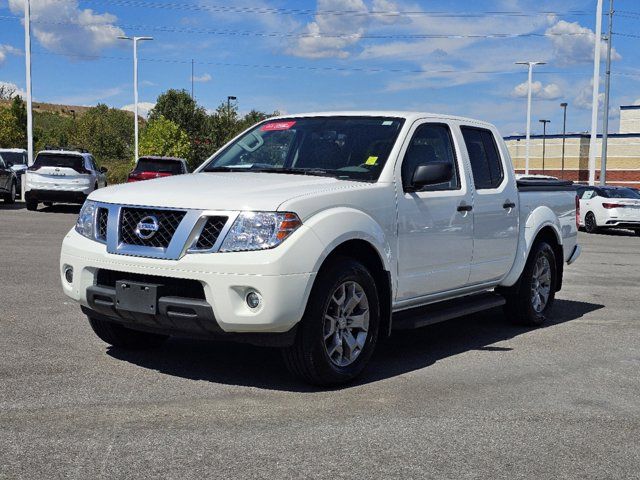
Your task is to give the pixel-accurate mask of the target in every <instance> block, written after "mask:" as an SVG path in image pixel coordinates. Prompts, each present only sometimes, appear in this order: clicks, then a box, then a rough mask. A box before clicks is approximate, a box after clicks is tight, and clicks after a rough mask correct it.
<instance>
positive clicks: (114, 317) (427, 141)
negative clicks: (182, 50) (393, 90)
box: [60, 112, 580, 385]
mask: <svg viewBox="0 0 640 480" xmlns="http://www.w3.org/2000/svg"><path fill="white" fill-rule="evenodd" d="M577 215H578V212H577V202H576V194H575V189H574V187H573V186H572V185H571V183H570V182H561V181H554V180H540V179H533V180H532V179H529V180H526V179H525V180H519V181H516V179H515V175H514V171H513V167H512V165H511V160H510V157H509V153H508V151H507V148H506V146H505V144H504V142H503V141H502V139H501V137H500V135H499V134H498V132H497V130H496V129H495V127H493V126H492V125H490V124H488V123H484V122H480V121H476V120H470V119H466V118H458V117H450V116H443V115H433V114H426V113H414V112H339V113H314V114H305V115H295V116H287V117H282V118H275V119H269V120H267V121H264V122H262V123H260V124H258V125H256V126H254V127H252V128H250V129H249V130H247V131H246V132H244V133H242V134H241V135H239V136H238V137H236V138H235V139H234V140H232V141H231V142H229V143H228V144H227V145H225V146H224V147H223V148H222V149H221V150H220V151H218V152H217V153H216V154H215V155H213V157H212V158H210V159H209V160H208V161H206V162H205V163H204V164H203V165H202V166H201V167H200V168H199V169H197V170H196V172H194V173H193V174H188V175H180V176H175V177H168V178H163V179H157V180H151V181H148V182H140V183H138V184H125V185H117V186H113V187H109V188H105V189H100V190H97V191H95V192H93V193H91V195H90V196H89V198H88V200H87V201H86V202H85V204H84V206H83V207H82V210H81V212H80V215H79V218H78V221H77V225H76V226H75V227H74V228H73V229H72V230H71V231H70V232H69V233H68V234H67V236H66V237H65V239H64V242H63V245H62V252H61V258H60V274H61V278H62V287H63V289H64V292H65V293H66V294H67V295H68V296H70V297H71V298H73V299H74V300H76V301H78V302H79V303H80V305H81V308H82V310H83V312H84V313H85V314H86V315H87V317H88V319H89V322H90V324H91V326H92V327H93V330H94V331H95V333H96V334H97V335H98V336H99V337H100V338H101V339H103V340H104V341H106V342H107V343H109V344H111V345H113V346H115V347H119V348H145V347H151V346H155V345H158V344H160V343H161V342H162V341H164V340H165V339H166V338H167V337H168V336H170V335H181V336H195V337H200V338H222V339H225V338H226V339H230V340H236V341H246V342H250V343H255V344H260V345H271V346H279V347H281V348H282V350H283V353H284V358H285V362H286V364H287V366H288V367H289V369H290V370H291V371H292V372H293V373H294V374H296V375H297V376H299V377H302V378H303V379H305V380H306V381H308V382H311V383H315V384H320V385H332V384H339V383H343V382H347V381H349V380H351V379H353V378H354V377H356V376H357V375H358V374H359V373H360V372H361V371H362V370H363V368H364V367H365V365H366V364H367V362H368V361H369V359H370V358H371V355H372V353H373V351H374V349H375V347H376V344H377V343H378V342H379V341H380V340H381V339H382V338H383V337H386V336H387V335H389V334H390V333H391V332H392V330H394V329H407V328H415V327H420V326H423V325H428V324H431V323H435V322H439V321H442V320H447V319H450V318H453V317H458V316H461V315H466V314H469V313H473V312H477V311H480V310H485V309H489V308H493V307H497V306H502V305H504V306H505V310H506V312H507V316H508V317H510V318H511V319H512V320H515V321H518V322H520V323H525V324H529V325H533V326H536V325H540V324H542V323H543V321H544V320H545V316H546V315H547V313H548V311H549V309H550V308H551V306H552V303H553V300H554V295H555V293H556V292H557V291H558V290H559V289H560V287H561V284H562V275H563V267H564V264H565V263H567V264H570V263H572V262H573V261H574V260H575V259H576V258H577V257H578V256H579V254H580V248H579V246H578V245H577V241H576V240H577V227H576V225H577V218H576V217H577ZM211 368H220V367H219V366H215V365H211Z"/></svg>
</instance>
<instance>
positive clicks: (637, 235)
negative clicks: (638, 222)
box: [633, 229, 640, 237]
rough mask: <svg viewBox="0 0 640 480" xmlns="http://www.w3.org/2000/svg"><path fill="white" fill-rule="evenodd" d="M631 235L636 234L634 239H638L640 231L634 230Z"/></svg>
mask: <svg viewBox="0 0 640 480" xmlns="http://www.w3.org/2000/svg"><path fill="white" fill-rule="evenodd" d="M633 233H635V234H636V237H640V229H638V230H634V231H633Z"/></svg>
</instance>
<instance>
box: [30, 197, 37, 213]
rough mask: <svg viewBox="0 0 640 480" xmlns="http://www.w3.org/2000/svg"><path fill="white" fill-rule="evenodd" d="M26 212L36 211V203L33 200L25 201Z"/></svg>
mask: <svg viewBox="0 0 640 480" xmlns="http://www.w3.org/2000/svg"><path fill="white" fill-rule="evenodd" d="M27 210H29V211H32V212H35V211H36V210H38V202H36V201H35V200H27Z"/></svg>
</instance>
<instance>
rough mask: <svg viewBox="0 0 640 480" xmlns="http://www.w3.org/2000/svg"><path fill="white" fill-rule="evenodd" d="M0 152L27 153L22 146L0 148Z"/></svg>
mask: <svg viewBox="0 0 640 480" xmlns="http://www.w3.org/2000/svg"><path fill="white" fill-rule="evenodd" d="M0 152H16V153H27V151H26V150H25V149H24V148H0Z"/></svg>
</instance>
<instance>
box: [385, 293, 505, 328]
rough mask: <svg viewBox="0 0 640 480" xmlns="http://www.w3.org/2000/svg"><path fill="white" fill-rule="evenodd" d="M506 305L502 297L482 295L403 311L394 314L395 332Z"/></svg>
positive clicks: (491, 294)
mask: <svg viewBox="0 0 640 480" xmlns="http://www.w3.org/2000/svg"><path fill="white" fill-rule="evenodd" d="M505 303H506V300H505V298H504V297H503V296H502V295H498V294H496V293H481V294H477V295H467V296H466V297H459V298H454V299H453V300H446V301H444V302H437V303H432V304H431V305H426V306H424V307H416V308H411V309H409V310H402V311H400V312H397V313H394V314H393V327H392V328H393V330H410V329H413V328H420V327H425V326H427V325H432V324H434V323H439V322H444V321H446V320H451V319H452V318H458V317H462V316H464V315H471V314H472V313H478V312H482V311H483V310H489V309H490V308H494V307H500V306H502V305H504V304H505Z"/></svg>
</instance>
